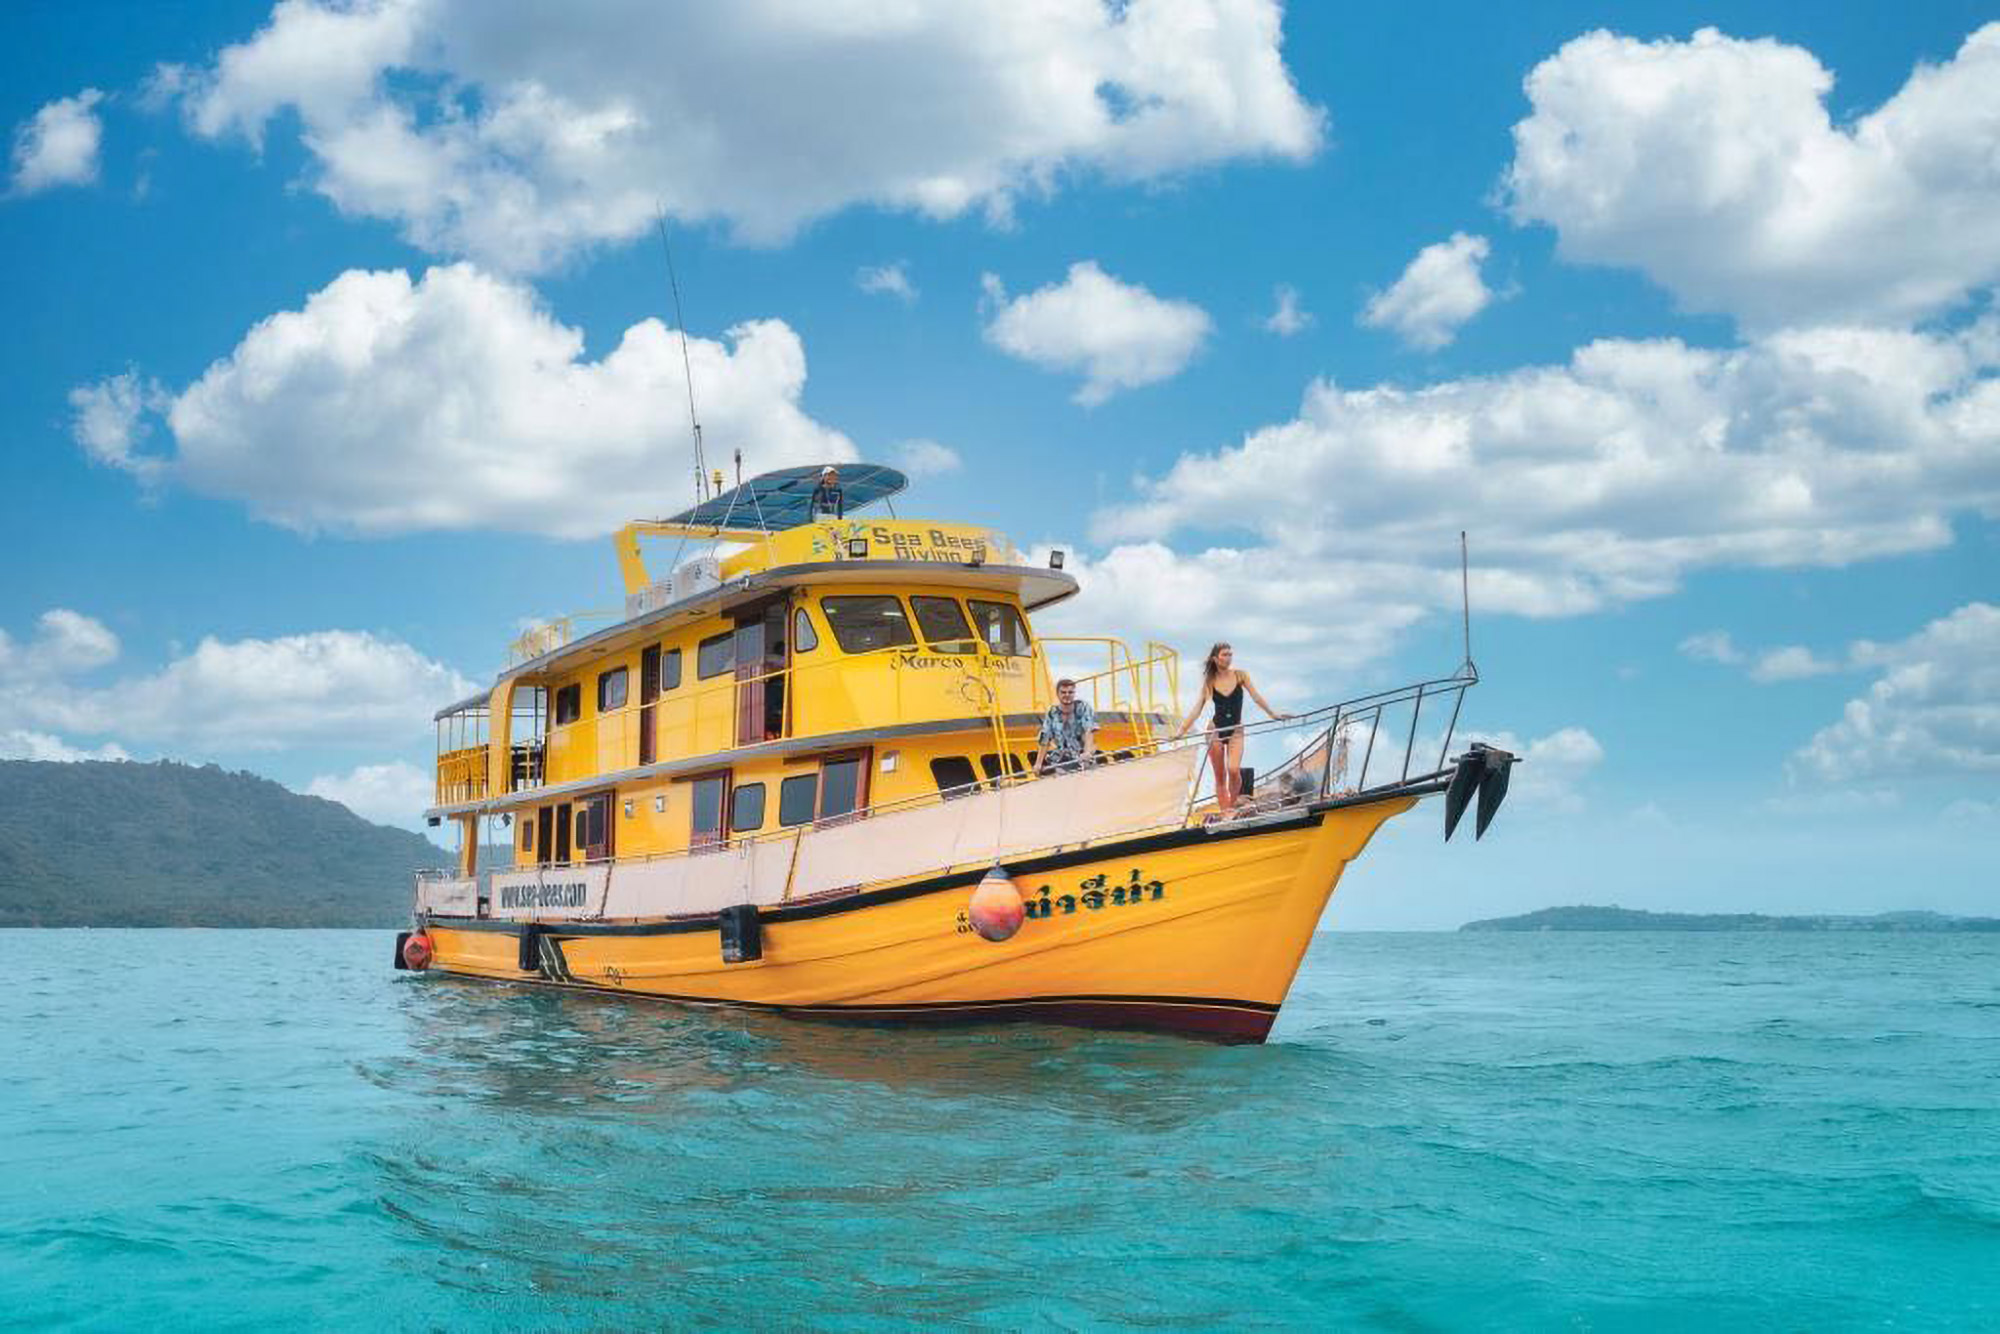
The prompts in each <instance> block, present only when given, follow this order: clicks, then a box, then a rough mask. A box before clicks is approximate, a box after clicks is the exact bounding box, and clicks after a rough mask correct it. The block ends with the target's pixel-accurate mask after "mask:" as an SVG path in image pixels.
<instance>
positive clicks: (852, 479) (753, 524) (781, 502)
mask: <svg viewBox="0 0 2000 1334" xmlns="http://www.w3.org/2000/svg"><path fill="white" fill-rule="evenodd" d="M824 466H825V465H824V464H810V465H808V466H806V467H803V468H779V469H778V470H776V471H775V472H767V473H762V474H760V475H758V476H756V477H752V478H751V479H750V480H749V481H747V482H745V483H743V484H742V485H741V486H737V487H732V488H730V489H729V490H727V491H724V492H723V493H722V494H721V495H719V496H716V497H715V498H714V499H712V500H704V501H702V502H701V504H699V505H696V506H695V507H694V508H693V509H689V510H682V511H681V512H680V513H679V514H676V515H674V516H673V517H672V518H671V519H665V520H662V522H663V523H665V524H668V525H671V526H673V527H676V528H719V529H748V530H750V531H752V532H763V533H778V532H783V531H784V530H785V529H787V528H796V527H798V526H799V525H800V524H802V523H807V522H810V521H811V519H812V494H813V491H814V490H815V489H816V488H817V487H818V486H819V474H820V469H821V468H822V467H824ZM834 466H835V467H837V468H839V469H840V493H841V499H842V501H843V502H844V508H845V509H846V511H847V512H848V513H850V514H851V513H853V512H854V511H855V510H858V509H860V508H861V507H862V506H864V505H872V504H874V503H875V502H876V501H878V500H882V499H885V498H887V497H889V496H893V495H895V494H896V493H897V492H898V491H901V490H902V489H903V488H904V487H906V486H908V485H909V484H910V480H909V478H907V477H905V476H903V474H901V473H899V472H897V471H896V470H895V469H894V468H885V467H883V466H882V465H881V464H879V463H841V464H835V465H834Z"/></svg>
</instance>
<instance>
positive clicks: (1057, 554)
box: [1049, 548, 1063, 570]
mask: <svg viewBox="0 0 2000 1334" xmlns="http://www.w3.org/2000/svg"><path fill="white" fill-rule="evenodd" d="M1062 563H1063V554H1062V551H1061V549H1060V548H1058V549H1057V550H1055V551H1051V552H1050V553H1049V568H1050V569H1051V570H1060V569H1061V568H1062Z"/></svg>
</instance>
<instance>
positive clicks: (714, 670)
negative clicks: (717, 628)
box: [694, 630, 736, 681]
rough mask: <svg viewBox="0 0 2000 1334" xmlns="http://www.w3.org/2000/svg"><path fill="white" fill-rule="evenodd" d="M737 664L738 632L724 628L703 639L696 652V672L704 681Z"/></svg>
mask: <svg viewBox="0 0 2000 1334" xmlns="http://www.w3.org/2000/svg"><path fill="white" fill-rule="evenodd" d="M735 666H736V632H735V631H734V630H724V631H723V632H722V633H721V634H719V635H710V636H709V637H708V638H706V639H704V640H702V641H701V645H700V647H698V648H696V649H695V653H694V674H695V675H696V676H697V677H698V678H700V679H701V680H703V681H706V680H707V679H708V678H709V677H711V676H720V675H722V674H723V673H724V672H726V671H729V670H731V669H733V668H734V667H735Z"/></svg>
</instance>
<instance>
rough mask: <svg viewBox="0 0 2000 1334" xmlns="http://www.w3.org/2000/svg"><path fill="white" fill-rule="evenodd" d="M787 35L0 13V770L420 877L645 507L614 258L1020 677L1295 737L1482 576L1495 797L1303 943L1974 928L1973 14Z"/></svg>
mask: <svg viewBox="0 0 2000 1334" xmlns="http://www.w3.org/2000/svg"><path fill="white" fill-rule="evenodd" d="M784 9H785V7H783V6H776V7H772V9H771V11H770V12H768V13H766V12H765V11H761V10H752V9H749V8H744V9H742V10H740V11H737V12H735V13H734V14H725V13H724V12H723V11H721V10H717V11H716V12H715V14H713V15H709V16H705V17H699V18H690V17H688V16H681V17H679V18H678V19H675V20H673V21H671V22H669V21H667V20H664V19H649V18H633V17H631V16H625V17H622V18H621V17H618V16H615V15H613V14H612V13H610V12H608V11H601V10H589V9H585V10H583V11H581V12H579V13H576V14H573V15H556V14H554V13H552V12H546V11H543V10H541V9H538V8H530V9H527V10H521V11H515V10H511V9H509V8H508V7H507V6H502V5H484V6H470V5H466V4H461V3H455V2H454V0H422V2H418V0H411V3H395V4H381V5H374V4H370V5H359V6H337V5H326V6H321V5H313V4H303V3H295V4H285V5H280V6H278V7H277V9H276V10H273V9H272V8H271V7H270V6H269V5H267V4H242V5H222V4H217V5H208V6H198V7H197V6H148V7H138V8H134V7H130V6H113V5H53V4H47V5H27V6H16V7H13V8H10V9H9V11H8V13H7V15H6V17H5V18H4V19H3V20H0V22H3V23H4V24H5V25H6V27H7V28H8V37H9V39H10V40H9V41H7V42H6V44H5V46H4V55H0V60H4V61H5V62H6V64H7V71H6V72H7V76H8V77H7V78H6V80H5V83H4V87H5V89H6V93H5V105H4V106H0V116H4V119H5V121H6V123H7V124H8V125H10V126H12V127H13V138H12V157H11V158H10V160H9V164H8V165H9V169H10V170H9V176H8V181H9V188H8V192H7V194H6V196H5V197H4V198H0V241H3V242H4V248H0V256H4V258H0V266H4V269H0V271H4V274H5V291H6V293H7V309H8V310H9V312H10V313H11V314H12V316H13V318H12V319H10V320H9V321H8V322H7V323H8V327H9V328H10V330H11V331H12V332H13V338H12V340H11V346H10V347H9V348H8V349H7V353H8V355H7V356H6V357H5V359H4V363H0V364H4V367H5V369H4V372H0V373H4V375H5V377H6V389H7V392H6V393H5V395H4V398H3V399H0V430H4V432H5V440H6V448H5V453H4V459H5V463H4V466H5V468H6V470H7V477H6V481H7V483H8V486H9V490H10V493H11V494H12V495H14V496H15V497H17V503H16V504H15V506H14V507H13V520H14V546H15V549H16V550H17V551H20V552H23V553H25V556H26V570H27V577H26V578H17V579H14V580H9V581H7V583H6V585H5V587H4V592H0V599H4V602H0V630H4V632H5V633H6V635H7V639H6V640H5V641H4V643H0V749H4V751H5V753H8V754H13V755H28V756H34V757H42V758H59V757H62V756H77V755H97V754H127V755H131V756H134V757H137V758H153V757H158V756H172V757H176V758H185V759H189V760H194V761H209V760H214V761H217V762H220V763H223V764H226V765H229V766H232V767H244V768H249V769H252V770H255V771H257V772H259V773H264V774H268V775H270V776H271V777H273V778H276V779H278V780H279V781H281V782H284V783H286V784H288V785H290V786H293V787H296V788H299V789H301V790H306V789H309V788H310V789H314V790H318V791H321V792H323V793H326V794H329V795H335V796H338V797H341V798H344V799H346V800H348V801H349V802H350V804H353V805H354V806H355V807H356V808H357V809H358V810H361V811H362V812H363V813H364V814H367V815H369V816H370V817H371V818H377V819H383V820H399V821H402V822H409V821H410V820H411V819H413V817H414V811H413V809H412V803H413V802H414V803H418V804H420V803H421V793H420V787H421V771H422V769H423V767H424V765H425V764H426V762H427V759H428V751H429V736H428V717H429V713H430V711H431V709H432V708H433V707H435V706H436V704H438V703H441V702H443V701H444V700H445V699H447V698H449V697H451V692H452V691H453V690H454V689H457V688H458V687H460V686H462V685H464V684H465V683H467V682H478V681H483V680H485V679H486V678H487V677H488V676H489V675H490V673H491V671H492V670H493V669H494V667H495V666H496V665H497V661H498V658H499V654H500V652H501V649H502V646H503V645H504V643H505V641H506V640H507V639H508V638H510V637H511V635H512V634H513V633H514V631H515V628H516V625H517V623H518V622H519V621H520V620H521V618H524V617H531V616H539V615H549V614H554V613H559V612H562V611H567V610H572V609H576V608H581V607H589V606H602V605H610V604H611V603H612V602H614V601H615V596H616V593H617V586H616V571H615V567H614V566H613V564H612V562H611V560H610V559H609V556H610V553H609V551H608V544H606V543H605V542H604V541H603V540H602V537H603V534H604V533H605V532H607V531H608V530H609V528H610V527H612V526H615V524H616V522H618V521H619V519H621V518H623V517H628V516H636V515H637V514H639V513H642V512H643V513H652V512H659V511H663V510H666V509H670V508H673V507H676V506H677V505H679V504H680V503H682V502H683V501H684V500H685V499H686V495H685V493H686V490H687V484H686V481H685V479H686V476H687V443H686V432H685V419H684V412H685V402H684V398H683V397H682V393H683V390H682V384H681V381H680V380H679V378H678V375H679V371H678V364H679V363H678V348H677V346H676V345H674V344H673V343H672V341H671V340H670V339H668V338H666V337H665V330H664V328H663V327H662V326H661V325H660V324H658V323H648V321H653V322H659V321H665V322H666V323H667V324H671V315H672V311H671V306H670V304H669V301H668V296H667V290H666V281H665V270H664V264H663V262H662V258H661V254H660V247H659V242H658V238H657V235H656V234H655V233H654V232H652V231H651V229H650V218H651V216H652V212H653V210H654V209H655V208H656V207H660V206H664V207H665V208H666V209H667V210H668V212H669V214H670V225H671V227H672V231H673V236H674V245H675V253H676V259H677V261H678V265H679V271H680V276H681V281H682V288H683V294H684V297H685V309H686V315H687V322H688V326H689V332H690V334H691V336H692V337H693V338H694V339H695V350H696V355H697V372H696V388H697V392H698V393H699V394H700V395H701V396H702V397H703V398H704V400H706V401H705V404H704V417H705V420H706V424H707V427H708V438H709V440H710V442H711V446H712V447H713V448H714V449H715V450H716V452H717V453H720V454H725V455H726V453H727V451H728V449H729V448H731V447H732V446H736V445H740V446H741V447H742V448H743V450H744V453H745V458H746V466H747V468H749V469H750V470H757V469H760V468H763V467H770V466H778V465H780V464H786V463H792V462H798V461H803V460H805V459H817V458H820V457H823V456H826V455H828V454H834V455H839V456H853V457H865V458H869V459H876V460H882V461H887V462H891V463H896V462H900V461H904V460H906V459H911V458H916V459H920V460H924V461H926V462H927V463H928V465H929V466H928V467H927V468H926V469H925V470H924V472H923V475H920V476H919V477H918V478H917V481H916V484H915V487H914V488H913V494H912V496H911V497H910V498H909V500H908V502H907V503H906V504H905V505H904V506H903V507H902V508H903V511H904V512H905V513H919V514H926V515H937V516H940V517H951V518H964V519H969V520H977V521H985V522H990V523H993V524H995V525H997V526H999V527H1001V528H1003V529H1005V530H1006V531H1008V532H1010V533H1011V534H1013V535H1014V536H1015V537H1016V538H1017V539H1018V540H1021V541H1023V542H1041V541H1048V542H1056V543H1060V544H1062V545H1065V546H1067V547H1068V548H1070V549H1071V550H1072V551H1075V552H1076V553H1077V554H1078V557H1079V560H1078V564H1079V565H1080V566H1081V569H1082V573H1083V575H1084V577H1085V581H1086V596H1085V597H1084V598H1083V599H1081V600H1080V601H1079V603H1078V604H1075V606H1074V607H1073V609H1072V610H1069V611H1066V612H1065V613H1064V614H1063V617H1062V624H1063V626H1064V628H1083V627H1086V626H1101V627H1105V628H1110V629H1114V630H1116V631H1118V632H1120V633H1125V634H1127V635H1130V636H1132V637H1134V638H1143V637H1145V636H1148V635H1153V636H1158V637H1161V638H1164V639H1167V640H1169V641H1170V642H1173V643H1175V644H1177V645H1179V646H1180V647H1181V648H1182V650H1183V652H1184V653H1186V654H1188V655H1190V656H1192V655H1194V654H1197V653H1199V652H1200V651H1201V649H1202V648H1203V647H1205V645H1206V643H1207V641H1208V640H1210V639H1211V638H1215V637H1227V638H1231V639H1233V640H1234V641H1235V642H1236V643H1237V644H1238V646H1239V650H1240V651H1241V652H1242V654H1243V657H1244V660H1245V661H1246V663H1247V664H1248V665H1250V666H1251V668H1252V669H1253V670H1254V671H1255V672H1256V673H1257V675H1258V676H1259V678H1260V680H1262V681H1263V682H1264V683H1265V686H1266V693H1268V694H1271V695H1273V697H1274V700H1275V701H1277V702H1281V703H1282V704H1284V705H1287V706H1294V707H1303V706H1305V705H1306V704H1308V703H1314V702H1321V701H1326V700H1330V699H1333V698H1337V697H1340V696H1343V695H1347V694H1352V693H1357V692H1358V691H1360V690H1363V689H1367V688H1372V687H1375V686H1378V685H1382V684H1387V683H1393V682H1396V681H1400V680H1405V679H1410V678H1412V677H1414V676H1416V675H1419V674H1429V673H1436V672H1442V671H1446V670H1449V669H1450V668H1451V667H1453V666H1454V665H1455V664H1456V662H1457V660H1458V657H1459V649H1458V644H1457V627H1456V616H1455V606H1454V605H1453V603H1454V599H1455V582H1456V581H1455V568H1454V567H1455V558H1456V552H1455V549H1454V548H1455V534H1456V532H1457V531H1458V530H1459V529H1460V528H1465V529H1468V530H1470V532H1471V541H1472V546H1473V561H1474V566H1475V570H1474V602H1475V626H1474V638H1475V643H1474V651H1475V656H1476V657H1477V659H1478V661H1479V664H1480V667H1481V669H1482V671H1483V673H1484V674H1485V677H1486V681H1485V683H1484V684H1482V685H1481V686H1480V688H1479V689H1478V690H1477V691H1476V692H1474V701H1473V703H1472V704H1471V705H1469V706H1468V714H1469V720H1470V722H1471V723H1472V724H1473V726H1474V727H1475V729H1478V730H1482V731H1485V732H1487V733H1490V734H1504V735H1506V736H1509V737H1511V738H1513V739H1514V740H1516V741H1518V742H1519V743H1521V745H1522V746H1524V747H1526V748H1528V750H1529V753H1530V755H1531V762H1530V764H1529V765H1528V766H1527V767H1526V768H1525V769H1524V770H1523V771H1522V777H1521V781H1520V785H1519V787H1518V788H1517V796H1516V797H1515V799H1514V802H1513V804H1512V805H1510V808H1509V810H1508V812H1507V814H1506V816H1505V817H1504V818H1503V820H1502V821H1501V822H1500V824H1499V825H1497V826H1496V828H1495V831H1494V833H1493V834H1492V835H1489V837H1488V839H1487V841H1486V844H1485V845H1483V846H1481V847H1480V848H1478V849H1476V850H1475V849H1472V848H1468V847H1463V846H1460V845H1458V844H1456V843H1454V844H1453V845H1452V846H1450V847H1448V848H1447V847H1440V846H1438V844H1437V841H1436V838H1437V828H1436V820H1435V819H1434V813H1433V812H1430V811H1425V812H1423V813H1420V814H1419V815H1417V816H1415V817H1413V818H1409V819H1406V820H1404V821H1401V822H1399V824H1398V825H1396V826H1392V832H1391V833H1389V834H1387V835H1385V836H1384V839H1383V840H1382V841H1381V842H1380V843H1378V845H1377V847H1376V848H1375V849H1374V850H1373V851H1371V854H1370V857H1369V859H1368V860H1366V861H1364V862H1363V863H1362V864H1361V865H1360V866H1359V867H1358V868H1357V873H1356V874H1355V875H1353V876H1351V877H1350V878H1349V879H1348V881H1347V882H1346V883H1345V884H1344V885H1343V886H1342V889H1341V892H1340V895H1339V896H1338V898H1337V899H1336V906H1335V909H1334V911H1333V914H1332V919H1331V920H1332V921H1333V922H1334V924H1335V925H1339V926H1350V927H1364V928H1365V927H1403V926H1411V927H1418V926H1422V927H1429V926H1449V925H1455V924H1456V923H1457V922H1459V921H1461V920H1464V919H1465V918H1467V917H1472V916H1479V915H1485V914H1489V913H1494V912H1504V911H1514V910H1521V909H1527V908H1532V907H1538V906H1542V905H1543V904H1546V903H1551V902H1572V901H1589V902H1621V903H1624V904H1626V905H1628V906H1646V907H1656V908H1697V909H1722V908H1753V909H1754V908H1765V909H1773V910H1821V909H1825V910H1852V911H1875V910H1881V909H1889V908H1902V907H1932V908H1937V909H1941V910H1948V911H1963V912H1975V911H2000V905H1996V903H1995V900H1994V896H1993V893H1992V891H1991V890H1990V889H1989V888H1988V885H1989V883H1990V881H1991V873H1990V870H1989V869H1988V867H1989V865H1990V860H1991V854H1992V853H1993V852H1994V851H1995V850H1996V845H2000V806H1996V803H1995V800H1994V797H1993V795H1992V791H1991V783H1990V779H1991V778H1992V776H1993V775H1994V774H1996V773H2000V679H1996V671H1997V670H2000V669H1996V667H1995V663H1996V661H1997V660H2000V612H1996V611H1995V610H1994V606H1993V604H1994V603H1996V602H2000V587H1996V585H2000V580H1996V578H1995V571H1996V570H2000V560H1996V544H1997V543H2000V524H1996V522H1995V519H1996V516H2000V381H1996V377H1995V370H1996V368H2000V322H1996V318H1995V314H1994V308H1993V292H1994V287H1995V283H1996V280H2000V174H1996V171H1995V168H1994V166H1993V161H1992V144H1993V143H1994V142H1996V138H2000V27H1996V28H1986V27H1985V26H1984V25H1986V24H1988V23H1989V22H1990V21H1992V20H1994V19H1996V18H2000V14H1996V13H1995V12H1994V11H1993V9H1992V7H1991V6H1977V5H1955V4H1933V5H1926V6H1919V7H1898V8H1891V7H1887V6H1875V7H1861V6H1825V7H1817V8H1814V9H1801V8H1799V7H1795V6H1760V5H1743V6H1732V7H1712V6H1711V7H1702V8H1698V9H1697V8H1692V7H1688V6H1679V5H1643V6H1632V5H1627V6H1619V7H1617V8H1616V9H1610V8H1606V7H1601V6H1600V7H1587V6H1554V5H1551V6H1536V7H1533V12H1532V13H1528V14H1520V13H1513V12H1504V11H1500V10H1495V9H1494V8H1493V7H1490V6H1457V7H1449V6H1446V7H1424V8H1423V9H1421V10H1411V9H1409V8H1408V7H1401V8H1396V7H1384V9H1383V12H1378V13H1369V12H1355V11H1352V10H1349V9H1346V8H1344V7H1342V8H1337V7H1333V6H1310V7H1301V8H1298V9H1296V10H1293V11H1290V12H1285V13H1283V14H1282V15H1280V14H1279V13H1278V12H1277V11H1275V10H1273V9H1270V8H1268V7H1266V6H1264V5H1262V4H1258V3H1250V2H1249V0H1244V2H1243V3H1215V4H1212V5H1211V4H1205V3H1193V2H1192V0H1190V2H1189V3H1183V4H1148V3H1143V2H1139V3H1133V4H1131V5H1129V6H1121V7H1119V9H1118V11H1117V12H1116V13H1113V14H1107V13H1105V12H1104V11H1102V10H1100V9H1099V7H1098V6H1096V5H1093V4H1088V3H1080V4H1076V5H1072V6H1067V7H1065V6H1060V5H1058V6H1051V7H1049V9H1048V10H1047V12H1046V13H1044V14H1042V15H1041V16H1040V17H1035V18H1030V17H1028V16H1027V11H1024V10H1017V9H1014V8H1007V9H1003V10H1002V11H999V12H1000V13H1002V14H1004V15H1005V16H1006V17H1004V18H1000V17H992V16H985V17H982V16H981V15H980V13H979V11H978V8H977V7H976V6H955V7H954V6H948V7H943V8H941V9H940V10H938V11H935V12H933V13H932V14H931V15H930V16H929V17H919V18H917V19H914V20H909V19H907V16H906V20H898V21H893V22H892V21H890V20H889V19H887V18H885V17H883V16H881V15H878V14H872V13H871V12H870V8H869V7H868V6H857V7H855V8H854V10H853V11H852V12H851V13H842V14H841V16H840V18H839V21H836V19H835V17H834V16H833V14H834V12H833V11H827V10H823V9H818V8H815V7H804V8H801V9H799V10H797V11H796V12H794V13H792V14H790V15H789V16H788V15H787V14H785V13H784V12H783V11H784ZM1704 30H1708V31H1704ZM870 274H873V275H874V276H873V278H870V276H869V275H870ZM1280 289H1287V290H1289V291H1290V292H1292V293H1293V294H1294V297H1293V302H1292V309H1293V310H1294V311H1295V312H1297V313H1298V314H1297V318H1296V319H1295V320H1292V321H1290V322H1286V321H1282V320H1274V318H1273V317H1274V315H1275V314H1276V313H1277V311H1278V310H1279V305H1280V296H1279V291H1280ZM1371 312H1373V313H1372V314H1371ZM274 317H277V318H275V319H274ZM267 322H268V323H267ZM1274 325H1276V326H1277V327H1273V326H1274ZM621 344H622V348H621ZM1982 780H1988V781H1982Z"/></svg>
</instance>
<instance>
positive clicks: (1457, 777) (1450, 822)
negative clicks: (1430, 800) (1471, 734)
mask: <svg viewBox="0 0 2000 1334" xmlns="http://www.w3.org/2000/svg"><path fill="white" fill-rule="evenodd" d="M1485 772H1486V765H1485V762H1484V761H1482V760H1481V759H1480V758H1479V757H1478V756H1477V755H1465V756H1461V757H1460V759H1459V761H1458V770H1457V772H1455V773H1453V774H1452V776H1451V786H1450V787H1448V788H1446V789H1445V790H1444V841H1445V842H1447V843H1449V842H1451V835H1452V831H1453V830H1455V829H1457V828H1458V820H1459V817H1460V816H1462V815H1464V814H1465V808H1466V805H1467V803H1469V802H1470V801H1471V800H1472V794H1473V793H1474V792H1477V791H1478V790H1479V779H1480V776H1481V775H1482V774H1484V773H1485Z"/></svg>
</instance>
